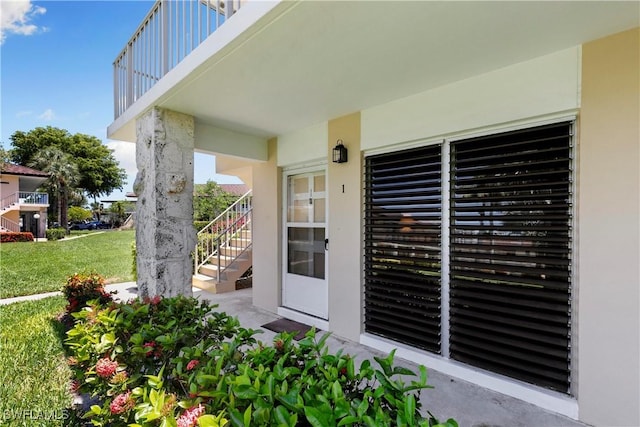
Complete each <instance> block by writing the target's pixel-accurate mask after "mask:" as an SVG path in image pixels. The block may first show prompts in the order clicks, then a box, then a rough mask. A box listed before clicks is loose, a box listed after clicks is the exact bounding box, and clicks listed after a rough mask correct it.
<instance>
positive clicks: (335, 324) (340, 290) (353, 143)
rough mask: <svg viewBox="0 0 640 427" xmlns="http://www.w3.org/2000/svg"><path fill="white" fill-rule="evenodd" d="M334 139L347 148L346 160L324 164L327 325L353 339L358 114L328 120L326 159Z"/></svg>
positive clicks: (358, 267) (357, 304)
mask: <svg viewBox="0 0 640 427" xmlns="http://www.w3.org/2000/svg"><path fill="white" fill-rule="evenodd" d="M338 139H341V140H342V141H343V144H344V146H345V147H347V150H348V162H347V163H332V162H331V161H329V163H328V166H327V186H328V198H329V268H328V280H329V327H330V329H331V331H332V332H333V333H335V334H337V335H340V336H342V337H345V338H349V339H351V340H353V341H357V340H358V338H359V335H360V325H361V307H362V303H361V279H360V276H361V271H362V254H361V243H360V242H361V233H362V228H361V217H362V215H361V209H362V207H361V206H362V175H361V169H362V166H361V163H362V157H361V152H360V113H354V114H350V115H348V116H344V117H340V118H337V119H334V120H330V121H329V126H328V144H327V151H326V156H327V158H328V159H331V155H332V153H331V151H332V149H333V147H335V145H336V141H337V140H338ZM343 186H344V191H343Z"/></svg>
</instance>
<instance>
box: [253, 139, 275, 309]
mask: <svg viewBox="0 0 640 427" xmlns="http://www.w3.org/2000/svg"><path fill="white" fill-rule="evenodd" d="M277 145H278V142H277V139H276V138H273V139H271V140H269V142H268V160H267V161H266V162H264V163H260V164H257V165H255V166H254V167H253V185H252V187H253V227H252V233H253V304H254V305H255V306H257V307H261V308H264V309H266V310H269V311H273V312H275V311H277V309H278V306H279V305H280V294H281V285H280V284H281V283H282V268H281V264H282V263H281V258H280V252H281V247H282V243H281V242H282V239H281V230H282V216H281V212H282V191H281V187H282V185H281V181H282V178H281V177H282V172H281V170H280V168H278V166H277V164H276V160H277V155H278V149H277Z"/></svg>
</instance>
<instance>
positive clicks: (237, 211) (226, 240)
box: [193, 190, 253, 282]
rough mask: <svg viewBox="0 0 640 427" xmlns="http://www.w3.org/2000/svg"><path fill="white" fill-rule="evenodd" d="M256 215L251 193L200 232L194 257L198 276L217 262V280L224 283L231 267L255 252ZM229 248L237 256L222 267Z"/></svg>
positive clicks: (232, 255)
mask: <svg viewBox="0 0 640 427" xmlns="http://www.w3.org/2000/svg"><path fill="white" fill-rule="evenodd" d="M252 213H253V206H252V193H251V190H249V191H248V192H247V193H245V194H244V195H243V196H242V197H240V198H239V199H238V200H237V201H236V202H235V203H234V204H232V205H231V206H229V207H228V208H227V209H226V210H225V211H224V212H222V213H221V214H220V215H218V217H216V218H215V219H214V220H213V221H211V222H210V223H209V224H207V225H206V226H205V227H204V228H203V229H202V230H200V231H199V232H198V234H197V243H196V249H195V252H194V257H193V258H194V268H195V269H194V272H195V273H197V272H198V270H199V269H200V267H202V266H203V265H204V264H206V263H208V262H210V260H212V259H213V260H214V262H213V263H212V264H214V265H216V266H217V277H216V280H217V281H218V282H219V281H220V277H221V275H222V273H224V271H225V270H226V269H227V267H229V265H230V264H231V263H232V262H233V261H234V260H235V259H236V258H238V257H239V256H241V255H242V254H244V253H245V252H246V251H247V250H248V249H250V248H251V245H252V238H251V218H252ZM226 248H233V252H229V253H228V255H227V257H229V260H228V261H227V262H225V263H224V265H222V264H223V263H222V252H224V251H225V249H226Z"/></svg>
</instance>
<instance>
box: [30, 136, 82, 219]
mask: <svg viewBox="0 0 640 427" xmlns="http://www.w3.org/2000/svg"><path fill="white" fill-rule="evenodd" d="M28 166H30V167H34V168H36V169H40V170H41V171H43V172H47V173H48V174H49V178H48V179H47V181H46V184H45V185H46V187H48V189H49V191H50V192H51V193H53V194H55V195H56V200H57V201H58V223H60V226H61V227H64V228H67V229H68V222H69V221H68V220H67V206H68V200H69V190H70V188H73V186H75V185H76V183H77V178H78V168H77V166H76V165H75V163H73V161H72V159H71V156H69V155H68V154H66V153H64V152H63V151H62V150H60V149H58V148H56V147H47V148H45V149H43V150H42V151H40V152H39V153H37V154H36V155H35V156H33V157H32V159H31V161H30V162H29V164H28Z"/></svg>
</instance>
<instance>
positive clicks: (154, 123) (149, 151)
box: [133, 108, 196, 297]
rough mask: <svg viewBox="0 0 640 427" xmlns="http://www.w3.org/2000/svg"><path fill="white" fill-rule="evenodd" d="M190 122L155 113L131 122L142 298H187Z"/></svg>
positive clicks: (156, 110)
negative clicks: (133, 127) (134, 144)
mask: <svg viewBox="0 0 640 427" xmlns="http://www.w3.org/2000/svg"><path fill="white" fill-rule="evenodd" d="M193 150H194V119H193V117H191V116H187V115H185V114H180V113H176V112H173V111H169V110H164V109H160V108H154V109H152V110H151V111H149V112H148V113H146V114H145V115H144V116H142V117H141V118H140V119H138V120H137V122H136V164H137V166H138V174H137V176H136V181H135V183H134V187H133V188H134V191H135V193H136V195H137V196H138V202H137V206H136V250H137V256H138V258H137V269H138V291H139V295H140V296H141V297H153V296H156V295H162V296H166V297H170V296H175V295H192V292H191V276H192V269H193V262H192V259H191V252H192V251H193V249H194V247H195V244H196V235H195V230H194V228H193Z"/></svg>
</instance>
